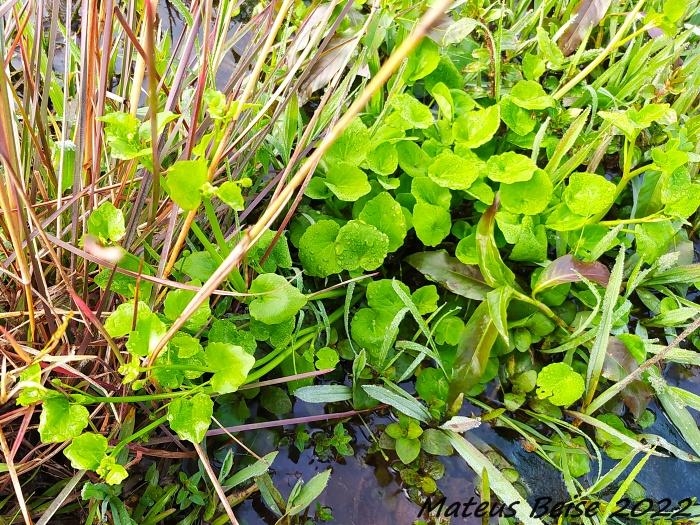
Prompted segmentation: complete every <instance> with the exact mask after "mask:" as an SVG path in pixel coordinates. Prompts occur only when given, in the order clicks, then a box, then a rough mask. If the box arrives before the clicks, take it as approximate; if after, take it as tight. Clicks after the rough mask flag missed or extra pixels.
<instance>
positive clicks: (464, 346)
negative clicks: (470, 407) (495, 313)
mask: <svg viewBox="0 0 700 525" xmlns="http://www.w3.org/2000/svg"><path fill="white" fill-rule="evenodd" d="M497 337H498V330H497V329H496V326H495V325H494V324H493V322H492V321H491V316H490V315H489V307H488V305H487V303H486V302H482V303H481V304H479V306H477V307H476V310H474V313H472V315H471V317H470V318H469V321H468V322H467V324H466V325H465V326H464V330H462V337H461V339H460V341H459V345H458V346H457V353H456V355H455V361H454V365H453V367H452V379H451V381H450V389H449V396H448V399H447V405H448V406H449V407H452V405H453V404H454V403H455V401H456V400H457V399H458V398H459V396H460V395H461V394H466V393H467V392H468V391H469V390H470V389H471V388H473V387H474V386H475V385H476V384H477V383H479V380H480V379H481V377H482V376H483V375H484V372H485V371H486V365H487V363H488V360H489V357H490V355H491V348H492V347H493V344H494V343H495V342H496V338H497Z"/></svg>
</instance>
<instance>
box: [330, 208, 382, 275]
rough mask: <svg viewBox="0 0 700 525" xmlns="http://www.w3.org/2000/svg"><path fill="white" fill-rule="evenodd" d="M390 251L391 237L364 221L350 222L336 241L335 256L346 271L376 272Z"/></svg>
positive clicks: (341, 229)
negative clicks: (360, 269) (359, 269)
mask: <svg viewBox="0 0 700 525" xmlns="http://www.w3.org/2000/svg"><path fill="white" fill-rule="evenodd" d="M388 251H389V237H387V235H386V234H385V233H382V232H380V231H379V230H378V229H377V228H375V227H374V226H372V225H370V224H366V223H364V222H362V221H357V220H353V221H349V222H348V223H347V224H346V225H345V226H343V227H342V228H340V231H339V232H338V237H337V238H336V240H335V254H336V257H337V258H338V263H340V266H341V267H342V268H344V269H345V270H357V269H358V268H362V269H363V270H374V269H376V268H378V267H379V266H381V264H382V263H383V262H384V258H385V257H386V256H387V253H388Z"/></svg>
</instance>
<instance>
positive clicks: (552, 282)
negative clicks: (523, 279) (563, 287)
mask: <svg viewBox="0 0 700 525" xmlns="http://www.w3.org/2000/svg"><path fill="white" fill-rule="evenodd" d="M581 276H583V277H585V278H586V279H588V280H589V281H593V282H595V283H598V284H600V285H601V286H607V284H608V280H609V279H610V270H608V268H607V267H606V266H605V265H604V264H602V263H599V262H582V261H578V260H576V259H575V258H574V256H573V255H571V254H566V255H563V256H561V257H559V258H558V259H555V260H554V261H552V262H551V263H549V266H547V268H545V270H544V271H543V272H542V274H540V278H539V279H538V280H537V283H536V284H535V286H534V287H533V289H532V295H533V296H534V295H537V294H538V293H540V292H541V291H542V290H545V289H547V288H551V287H552V286H557V285H559V284H564V283H574V282H578V281H580V280H581Z"/></svg>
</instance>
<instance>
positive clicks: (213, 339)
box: [208, 319, 257, 355]
mask: <svg viewBox="0 0 700 525" xmlns="http://www.w3.org/2000/svg"><path fill="white" fill-rule="evenodd" d="M208 339H209V342H210V343H230V344H233V345H237V346H241V347H243V350H245V351H246V352H248V353H249V354H250V355H254V354H255V350H256V347H257V344H256V343H255V337H253V334H251V333H250V332H248V331H246V330H243V329H241V328H238V327H237V326H236V325H235V324H234V323H232V322H231V321H228V320H226V319H217V320H215V321H214V322H213V323H212V324H211V328H210V329H209V334H208Z"/></svg>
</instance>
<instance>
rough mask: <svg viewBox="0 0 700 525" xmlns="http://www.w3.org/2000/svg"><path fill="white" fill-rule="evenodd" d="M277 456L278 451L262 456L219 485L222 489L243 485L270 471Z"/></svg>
mask: <svg viewBox="0 0 700 525" xmlns="http://www.w3.org/2000/svg"><path fill="white" fill-rule="evenodd" d="M277 454H279V451H278V450H274V451H272V452H270V453H269V454H266V455H264V456H263V457H261V458H260V459H259V460H257V461H256V462H255V463H253V464H252V465H248V466H247V467H243V468H242V469H241V470H239V471H238V472H236V473H235V474H234V475H233V476H231V477H230V478H227V479H226V480H225V481H223V482H222V483H221V485H222V486H223V487H224V488H227V489H228V488H232V487H235V486H237V485H240V484H241V483H244V482H246V481H248V480H250V479H253V478H256V477H258V476H262V475H263V474H264V473H265V472H267V471H268V470H269V469H270V467H271V466H272V463H273V462H274V461H275V458H277Z"/></svg>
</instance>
